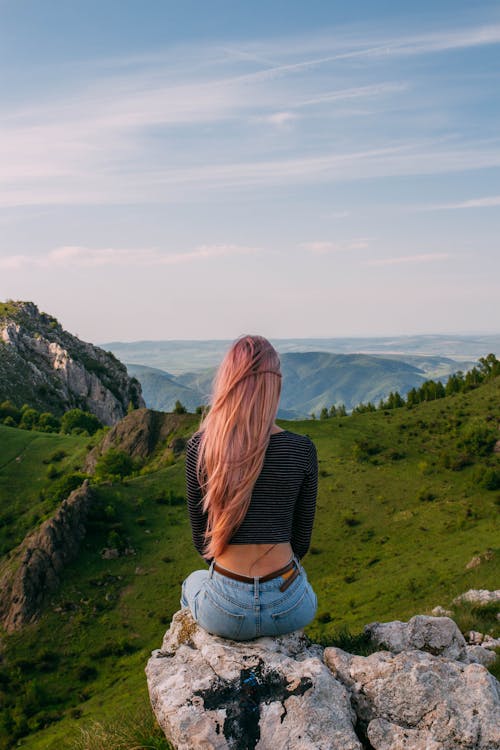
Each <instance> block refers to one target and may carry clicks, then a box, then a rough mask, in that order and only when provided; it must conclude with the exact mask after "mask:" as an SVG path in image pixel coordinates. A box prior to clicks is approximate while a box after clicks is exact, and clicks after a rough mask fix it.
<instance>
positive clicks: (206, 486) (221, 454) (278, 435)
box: [181, 335, 318, 641]
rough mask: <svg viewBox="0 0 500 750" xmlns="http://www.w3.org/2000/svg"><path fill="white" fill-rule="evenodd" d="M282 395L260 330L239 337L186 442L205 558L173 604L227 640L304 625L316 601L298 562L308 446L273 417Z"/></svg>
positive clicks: (312, 451)
mask: <svg viewBox="0 0 500 750" xmlns="http://www.w3.org/2000/svg"><path fill="white" fill-rule="evenodd" d="M280 394H281V373H280V360H279V356H278V353H277V352H276V350H275V349H274V348H273V346H272V345H271V344H270V342H269V341H268V340H267V339H265V338H264V337H263V336H250V335H248V336H240V337H239V338H238V339H236V341H234V342H233V344H232V346H231V348H230V349H229V351H228V352H227V354H226V356H225V357H224V359H223V361H222V363H221V365H220V367H219V369H218V371H217V374H216V376H215V380H214V384H213V394H212V403H211V406H210V409H209V411H208V412H206V413H205V414H204V415H203V416H202V419H201V423H200V427H199V429H198V431H197V432H196V433H195V434H194V435H192V436H191V438H190V439H189V440H188V443H187V447H186V487H187V500H188V510H189V517H190V522H191V528H192V535H193V543H194V546H195V547H196V549H197V550H198V552H199V553H200V555H202V557H203V558H204V559H205V561H206V562H207V563H208V564H209V566H210V567H209V570H206V569H205V570H195V571H194V572H193V573H191V574H190V575H189V576H188V577H187V578H186V579H185V581H184V582H183V584H182V598H181V606H183V607H189V608H190V609H191V612H192V614H193V617H194V619H195V620H196V621H197V622H198V624H199V625H200V626H201V627H203V628H204V629H205V630H207V631H209V632H210V633H213V634H215V635H219V636H222V637H225V638H231V639H233V640H240V641H244V640H250V639H252V638H258V637H260V636H264V635H269V636H277V635H282V634H284V633H289V632H292V631H293V630H297V629H300V628H303V627H305V625H307V624H308V623H309V622H311V620H312V619H313V618H314V615H315V614H316V609H317V603H318V601H317V597H316V594H315V592H314V591H313V589H312V587H311V585H310V583H309V581H308V579H307V574H306V571H305V570H304V568H303V567H302V565H301V563H300V558H302V557H303V556H304V555H305V553H306V552H307V550H308V548H309V543H310V539H311V532H312V526H313V521H314V513H315V508H316V496H317V489H318V459H317V454H316V447H315V445H314V443H313V442H312V440H310V438H308V437H306V436H305V435H298V434H296V433H294V432H289V431H288V430H283V429H281V428H280V427H278V426H277V425H276V424H274V420H275V417H276V413H277V410H278V403H279V399H280Z"/></svg>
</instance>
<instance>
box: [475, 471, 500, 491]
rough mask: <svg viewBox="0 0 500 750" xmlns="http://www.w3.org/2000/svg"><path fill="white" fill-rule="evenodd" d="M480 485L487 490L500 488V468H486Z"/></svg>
mask: <svg viewBox="0 0 500 750" xmlns="http://www.w3.org/2000/svg"><path fill="white" fill-rule="evenodd" d="M480 485H481V487H483V489H485V490H500V470H499V469H486V471H485V472H484V474H483V477H482V479H481V481H480Z"/></svg>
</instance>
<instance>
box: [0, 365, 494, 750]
mask: <svg viewBox="0 0 500 750" xmlns="http://www.w3.org/2000/svg"><path fill="white" fill-rule="evenodd" d="M499 414H500V379H499V378H498V377H497V378H495V379H493V380H491V381H489V382H487V383H484V384H482V385H481V386H480V387H478V388H476V389H474V390H471V391H469V392H467V393H458V394H455V395H453V396H447V397H445V398H441V399H438V400H436V401H432V402H426V403H421V404H418V405H416V406H414V407H412V408H408V407H404V408H398V409H387V410H380V411H376V412H366V413H358V414H353V415H351V416H348V417H331V418H328V419H316V420H304V421H294V422H290V421H284V420H278V424H279V425H280V426H281V427H284V428H286V429H288V430H291V431H294V432H297V433H301V434H306V435H308V436H309V437H310V438H311V439H312V440H313V441H314V443H315V444H316V446H317V450H318V459H319V493H318V501H317V514H316V519H315V525H314V530H313V537H312V541H311V547H310V550H309V552H308V553H307V555H306V556H305V557H304V559H303V564H304V566H305V567H306V569H307V572H308V576H309V579H310V581H311V583H312V585H313V587H314V589H315V590H316V592H317V594H318V602H319V605H318V613H317V616H316V618H315V620H314V621H313V622H312V623H311V624H310V625H309V626H308V627H307V628H306V633H307V635H309V637H310V638H311V639H312V640H314V641H318V642H320V643H322V644H325V645H326V644H333V643H335V644H338V645H341V646H342V647H345V648H347V649H348V650H352V651H355V650H356V649H358V650H360V652H362V649H363V648H364V647H365V646H364V644H363V638H362V630H363V626H364V625H365V624H367V623H370V622H374V621H388V620H395V619H399V620H407V619H409V618H410V617H411V616H413V615H415V614H425V613H427V614H430V612H431V610H432V608H433V607H435V606H436V605H441V606H443V607H445V608H451V609H453V610H454V618H455V620H456V622H457V624H458V625H459V626H460V627H461V628H462V630H463V632H465V631H466V630H468V629H470V628H472V627H474V628H476V629H482V630H483V632H484V631H488V632H491V633H492V634H493V635H495V636H497V637H498V635H500V627H499V625H500V624H499V623H498V620H497V619H496V615H495V611H493V609H492V608H491V607H490V608H488V607H486V608H477V607H472V606H471V605H469V606H465V605H462V606H456V607H453V606H452V600H453V599H454V597H456V596H457V595H459V594H461V593H463V592H465V591H467V590H468V589H471V588H486V589H495V588H498V579H499V576H498V574H499V567H500V566H499V557H500V550H499V544H498V540H499V527H498V515H499V514H498V511H499V507H500V483H499V484H498V486H497V484H496V482H497V480H498V479H499V478H500V454H498V453H495V452H494V451H493V448H492V444H491V434H492V432H491V431H492V429H495V430H496V429H497V426H498V425H497V420H498V415H499ZM180 424H181V426H180V427H179V428H178V429H177V431H176V433H175V434H172V435H171V436H169V441H171V440H173V439H175V438H176V437H180V438H182V437H183V438H186V437H188V436H189V435H191V434H192V433H193V432H194V431H195V430H196V429H197V426H198V424H199V417H198V416H196V415H194V414H186V415H183V417H182V420H181V421H180ZM485 435H486V436H487V435H489V439H488V440H487V441H486V442H487V445H486V443H485V442H484V439H483V438H484V436H485ZM97 440H99V433H97V434H96V435H94V436H93V437H92V438H89V437H88V436H83V435H76V436H72V435H60V434H42V433H37V432H35V431H33V432H27V431H23V430H20V429H17V428H13V427H6V426H3V425H0V454H1V455H2V461H1V464H2V465H1V467H0V493H1V495H0V496H1V513H2V527H1V533H2V535H1V537H0V539H1V543H2V545H3V548H2V549H3V550H4V554H5V553H6V552H7V551H8V549H10V548H11V547H12V546H14V545H15V544H17V543H18V541H20V539H21V537H22V536H23V535H24V534H25V533H26V532H27V531H28V530H29V529H30V528H33V527H35V526H37V525H38V524H39V523H40V522H41V521H42V520H43V519H44V518H45V517H47V516H48V515H50V513H51V511H53V509H54V507H55V505H56V504H57V502H56V500H55V497H56V496H57V493H51V486H52V485H53V483H55V482H58V481H61V478H62V477H63V476H64V473H65V472H66V473H68V472H78V471H80V470H81V468H82V465H83V459H84V457H85V455H86V452H87V451H88V450H89V449H90V447H91V446H92V445H93V444H94V443H95V442H96V441H97ZM62 454H64V455H62ZM17 456H21V460H20V461H17V460H16V458H17ZM54 456H56V459H57V460H54ZM57 456H59V458H57ZM53 466H56V470H55V473H54V470H53V469H51V468H50V467H53ZM93 489H94V494H95V500H94V503H93V508H92V512H91V517H90V519H89V523H88V529H87V535H86V538H85V540H84V542H83V545H82V548H81V550H80V553H79V555H78V557H77V559H76V560H75V561H74V562H73V563H72V564H70V565H69V566H68V567H67V569H66V571H65V573H64V577H63V581H62V584H61V586H60V588H59V590H58V591H57V592H55V593H54V594H53V595H52V596H50V597H49V601H48V602H47V605H46V607H45V609H44V612H43V614H42V616H41V618H40V619H39V621H38V622H36V623H33V624H30V625H28V626H26V627H25V628H24V629H23V630H22V631H21V632H19V633H15V634H10V635H7V634H6V633H2V634H1V665H0V691H1V698H2V701H1V705H2V709H1V710H0V748H2V749H4V750H6V749H7V748H10V747H26V748H30V750H56V748H57V750H60V749H61V748H76V747H80V748H82V750H99V749H100V748H101V747H102V748H104V747H106V748H109V750H121V749H122V748H123V749H124V750H125V749H126V750H129V748H131V747H132V745H133V743H136V746H137V747H154V748H158V750H162V749H163V748H166V747H167V744H166V742H165V740H164V739H163V738H162V736H161V733H160V734H159V733H158V730H157V729H155V726H154V722H153V721H152V716H151V710H150V708H149V703H148V694H147V686H146V680H145V675H144V667H145V664H146V661H147V659H148V658H149V655H150V652H151V650H152V649H155V648H158V647H159V646H160V645H161V640H162V636H163V633H164V632H165V630H166V629H167V628H168V626H169V622H170V620H171V618H172V615H173V614H174V613H175V612H176V611H177V610H178V609H179V608H180V601H179V599H180V587H181V583H182V581H183V579H184V578H185V577H186V576H187V575H188V574H189V573H190V572H191V571H192V570H194V569H196V568H201V567H205V563H204V562H203V560H202V559H201V558H200V557H199V556H198V554H197V553H196V551H195V550H194V548H193V546H192V542H191V534H190V528H189V523H188V517H187V510H186V505H185V486H184V454H183V453H180V454H173V453H172V454H170V455H169V456H168V460H166V461H165V463H164V465H160V466H159V468H158V461H157V460H156V462H155V464H154V466H151V467H149V468H148V466H147V465H146V466H145V467H144V468H143V469H142V473H139V472H138V473H137V475H135V476H132V477H129V478H126V479H124V480H123V481H115V482H111V481H105V482H101V483H99V484H97V483H96V484H94V486H93ZM109 546H117V547H119V548H120V549H121V550H122V551H123V552H124V551H125V550H128V554H122V555H121V556H120V557H118V558H116V559H103V557H102V556H101V552H102V550H103V548H105V547H109ZM477 556H480V560H481V562H480V564H479V565H477V566H475V567H467V565H468V563H469V562H470V561H471V560H472V558H474V557H477ZM498 661H499V660H498V659H497V662H498ZM492 671H493V672H494V673H497V676H498V667H497V665H494V666H493V667H492ZM96 722H99V724H98V725H96ZM127 722H128V724H129V730H127V731H128V734H127V735H126V738H125V739H124V738H123V736H122V737H121V739H120V732H122V733H123V731H124V729H123V727H124V726H125V725H127ZM141 727H142V729H141ZM134 731H135V732H136V733H137V732H139V734H140V735H141V737H140V738H139V739H138V738H137V737H136V739H134V740H133V741H132V740H131V739H130V737H131V733H133V732H134ZM111 737H113V739H110V738H111ZM103 738H104V739H103ZM127 738H128V739H127ZM120 743H121V744H120ZM141 743H142V744H141ZM146 743H147V744H146Z"/></svg>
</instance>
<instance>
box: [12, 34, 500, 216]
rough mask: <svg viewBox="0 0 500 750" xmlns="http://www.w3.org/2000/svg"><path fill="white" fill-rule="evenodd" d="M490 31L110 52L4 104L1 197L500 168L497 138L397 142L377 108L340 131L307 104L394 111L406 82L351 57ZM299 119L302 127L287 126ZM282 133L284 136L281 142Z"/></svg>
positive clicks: (85, 199) (411, 50) (464, 43)
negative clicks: (64, 81)
mask: <svg viewBox="0 0 500 750" xmlns="http://www.w3.org/2000/svg"><path fill="white" fill-rule="evenodd" d="M291 41H293V42H294V43H293V44H292V43H291ZM498 43H500V25H495V24H492V25H490V26H477V27H472V28H463V29H455V30H451V31H450V30H442V31H436V32H431V33H429V32H428V33H422V34H416V35H397V34H392V35H391V34H387V33H380V32H371V33H370V32H366V33H364V34H358V33H356V34H354V33H346V34H344V33H343V31H342V30H339V31H335V32H330V33H326V34H323V35H316V36H314V35H309V34H303V35H301V36H300V37H297V38H296V39H295V40H291V39H289V38H286V37H281V38H275V39H272V40H269V41H267V42H255V43H248V44H230V43H227V44H224V45H213V44H212V45H209V44H206V45H201V48H200V47H199V45H198V46H195V45H186V46H185V47H184V48H183V50H182V60H181V62H178V61H177V60H176V57H175V54H176V51H175V50H169V51H165V52H164V53H161V52H158V53H152V54H150V55H144V56H141V55H139V56H133V57H131V58H130V61H129V62H130V65H127V60H126V59H125V58H124V59H116V60H114V61H113V60H112V59H111V60H104V61H102V67H103V69H104V73H103V74H102V75H98V74H97V73H96V66H95V62H93V63H92V64H91V65H89V68H88V74H89V75H91V76H93V77H91V78H89V79H83V80H82V83H81V84H80V90H76V89H74V90H72V91H71V92H68V93H67V94H66V95H60V94H58V95H57V96H55V97H54V96H50V95H48V94H46V93H45V92H43V96H41V97H40V101H39V103H38V104H37V103H36V102H35V101H33V104H30V105H29V106H24V107H19V106H13V105H12V104H11V103H9V102H8V101H5V102H4V104H3V105H1V104H0V127H1V132H0V183H1V186H2V187H1V188H0V207H14V206H29V205H49V206H51V205H52V206H57V205H61V206H64V205H79V204H87V205H88V204H100V205H105V204H116V205H118V204H126V203H148V202H150V203H157V202H168V201H172V200H188V199H190V197H191V196H193V195H196V196H197V197H199V194H200V192H202V191H206V190H207V188H210V189H219V190H228V189H229V190H232V189H234V188H235V187H243V188H244V187H250V188H251V187H254V186H262V185H283V184H285V185H289V184H290V185H301V184H306V185H307V184H311V183H326V182H335V181H340V180H347V181H352V180H365V179H372V178H380V177H391V176H403V175H422V174H442V173H447V172H450V173H451V172H456V171H461V170H476V169H483V168H491V167H495V166H497V167H498V166H500V142H488V143H481V142H478V141H477V140H475V141H471V142H469V143H467V142H465V141H463V142H459V143H458V142H457V143H456V145H455V146H452V145H447V146H443V143H442V141H440V140H438V139H437V138H436V139H434V140H433V139H432V138H431V139H429V138H427V139H424V138H420V139H419V140H418V141H416V140H413V141H412V140H411V135H408V133H411V132H412V131H410V130H406V129H405V130H404V131H401V132H404V133H405V135H406V136H407V140H406V141H405V142H402V140H400V142H399V143H397V145H393V144H394V137H393V135H392V130H391V129H392V122H391V123H388V128H389V130H391V136H390V138H389V137H387V136H385V137H384V127H383V120H382V119H381V118H377V120H376V121H373V122H376V127H378V128H380V130H379V131H378V132H375V133H374V134H373V138H372V132H373V128H371V127H369V128H368V129H367V127H366V126H367V122H366V113H365V112H358V113H355V112H352V113H350V117H351V118H352V119H351V121H348V123H347V125H346V124H345V123H343V127H342V131H341V136H339V135H338V133H335V131H334V130H333V134H330V133H329V132H327V131H326V130H325V129H324V127H323V126H320V125H318V122H319V121H320V120H321V121H323V118H318V117H313V114H314V115H315V114H316V108H317V107H322V108H325V112H326V111H327V112H328V114H329V115H330V116H332V117H333V116H334V112H335V108H337V110H338V103H339V102H342V101H348V100H365V99H366V100H369V101H370V106H373V107H379V106H380V107H381V108H383V107H384V106H385V104H383V103H387V106H388V107H389V108H392V110H394V109H396V111H401V110H398V106H401V105H400V101H401V99H404V97H406V96H407V95H408V96H410V95H411V91H412V82H411V81H406V80H405V81H394V80H385V79H386V75H385V73H384V80H381V81H375V82H371V81H370V82H367V75H368V72H367V67H366V66H361V67H360V65H359V58H366V59H367V60H369V61H370V66H371V67H375V65H376V60H377V59H378V58H380V60H382V61H384V60H386V59H387V58H388V57H390V56H391V55H416V54H426V53H430V52H439V51H447V50H455V49H464V48H469V47H477V46H482V45H489V44H498ZM323 53H324V54H323ZM304 58H306V59H304ZM350 58H352V59H353V61H354V64H353V65H352V66H351V67H349V66H348V68H342V76H341V77H340V76H339V77H337V78H335V77H334V76H332V71H334V70H335V68H332V67H331V65H330V64H331V63H333V62H335V61H336V60H347V61H348V60H349V59H350ZM205 60H206V61H207V65H206V66H204V65H203V62H204V61H205ZM235 61H238V65H237V66H236V69H235ZM372 63H373V64H372ZM137 66H140V67H137ZM371 67H370V71H369V75H370V78H371V77H372V70H371ZM255 68H258V69H257V70H256V69H255ZM82 70H83V71H85V65H82ZM108 71H110V72H108ZM240 71H241V72H240ZM310 71H313V73H314V75H310ZM97 72H98V71H97ZM317 73H320V74H319V75H316V74H317ZM289 77H291V78H292V81H289V80H288V78H289ZM332 81H334V84H335V83H337V84H338V85H337V86H335V85H334V84H332ZM377 112H378V110H377ZM321 114H322V115H323V109H322V110H321ZM378 114H379V112H378ZM425 114H426V112H423V116H425ZM294 121H297V124H298V126H297V128H293V127H289V126H291V125H292V123H293V122H294ZM262 122H265V123H267V124H269V126H271V127H270V128H269V132H267V131H266V132H265V133H264V134H263V133H262V131H263V130H264V131H265V130H266V129H265V128H262V127H260V128H259V132H258V134H257V133H256V130H255V125H256V123H262ZM386 122H387V121H386ZM311 123H313V124H311ZM351 124H352V125H355V126H356V127H352V128H351ZM358 125H359V126H360V129H358V128H357V126H358ZM206 128H208V129H209V130H208V131H207V130H206ZM314 128H317V130H315V129H314ZM228 129H229V130H230V131H231V136H230V137H229V138H228ZM299 129H300V130H301V133H300V134H299V135H297V136H296V140H295V141H294V140H293V137H294V135H295V131H296V130H297V131H298V130H299ZM351 131H352V134H351ZM207 132H209V133H210V138H209V139H207V137H206V133H207ZM257 135H258V137H257ZM285 136H289V139H290V140H289V142H285V143H284V144H283V145H282V144H281V143H280V145H279V148H277V147H276V143H277V140H278V139H279V138H282V139H283V141H285V140H286V139H285ZM259 138H260V139H261V140H259ZM266 138H267V139H268V140H266ZM338 141H340V143H338ZM208 142H210V147H208V146H207V143H208ZM179 143H180V144H181V145H180V148H179ZM361 144H362V145H361ZM231 146H232V148H231ZM242 153H244V154H245V158H244V159H241V158H240V154H242ZM457 207H458V206H457ZM463 207H464V208H465V207H466V206H463ZM470 207H473V206H470Z"/></svg>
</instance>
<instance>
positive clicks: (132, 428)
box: [84, 408, 184, 474]
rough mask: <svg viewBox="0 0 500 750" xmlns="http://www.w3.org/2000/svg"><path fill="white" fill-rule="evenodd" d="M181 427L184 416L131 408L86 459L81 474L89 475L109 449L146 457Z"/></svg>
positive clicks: (133, 456)
mask: <svg viewBox="0 0 500 750" xmlns="http://www.w3.org/2000/svg"><path fill="white" fill-rule="evenodd" d="M183 424H184V418H183V415H180V414H167V413H166V412H160V411H153V409H146V408H144V409H134V411H131V412H130V414H127V415H126V416H125V417H124V418H123V419H122V420H120V422H118V423H117V424H115V425H114V427H112V428H111V430H109V431H108V432H107V433H106V434H105V435H104V437H103V438H102V440H101V441H100V442H99V444H98V445H96V446H95V447H94V448H93V449H92V450H91V451H90V453H89V454H88V455H87V458H86V459H85V465H84V471H85V472H86V473H88V474H92V473H93V472H94V470H95V466H96V463H97V461H98V459H99V457H100V456H101V455H102V454H103V453H106V451H107V450H109V448H116V449H118V450H122V451H125V453H127V454H128V455H129V456H132V458H142V459H145V458H149V457H150V456H151V455H152V454H153V453H154V452H155V451H156V450H157V448H158V447H159V446H161V444H162V443H164V442H165V447H166V441H167V440H168V437H169V435H171V434H172V433H174V432H175V431H176V430H178V429H179V428H180V427H182V426H183Z"/></svg>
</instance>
